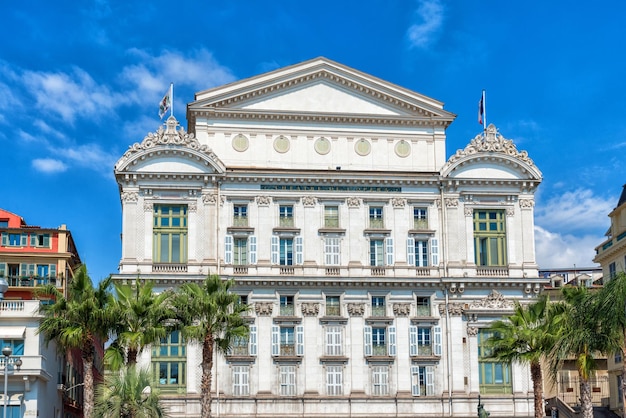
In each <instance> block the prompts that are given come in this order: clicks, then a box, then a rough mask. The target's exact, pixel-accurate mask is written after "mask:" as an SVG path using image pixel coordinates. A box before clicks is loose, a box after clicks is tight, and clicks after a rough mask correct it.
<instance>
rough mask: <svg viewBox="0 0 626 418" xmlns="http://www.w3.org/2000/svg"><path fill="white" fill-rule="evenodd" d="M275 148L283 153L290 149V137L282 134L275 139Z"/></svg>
mask: <svg viewBox="0 0 626 418" xmlns="http://www.w3.org/2000/svg"><path fill="white" fill-rule="evenodd" d="M274 150H276V152H280V153H281V154H283V153H285V152H287V151H289V139H287V138H286V137H284V136H283V135H280V136H279V137H278V138H276V139H275V140H274Z"/></svg>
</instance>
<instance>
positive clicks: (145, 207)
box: [143, 201, 154, 212]
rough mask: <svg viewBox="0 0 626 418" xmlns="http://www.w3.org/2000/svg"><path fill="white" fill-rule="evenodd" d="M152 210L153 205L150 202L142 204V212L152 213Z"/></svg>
mask: <svg viewBox="0 0 626 418" xmlns="http://www.w3.org/2000/svg"><path fill="white" fill-rule="evenodd" d="M153 210H154V203H152V202H146V201H144V202H143V211H144V212H152V211H153Z"/></svg>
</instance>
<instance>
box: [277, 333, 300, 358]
mask: <svg viewBox="0 0 626 418" xmlns="http://www.w3.org/2000/svg"><path fill="white" fill-rule="evenodd" d="M280 355H281V356H295V355H296V340H295V334H294V328H293V327H281V328H280Z"/></svg>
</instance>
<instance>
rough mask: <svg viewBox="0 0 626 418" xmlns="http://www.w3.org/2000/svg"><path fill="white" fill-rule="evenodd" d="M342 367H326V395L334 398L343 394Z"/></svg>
mask: <svg viewBox="0 0 626 418" xmlns="http://www.w3.org/2000/svg"><path fill="white" fill-rule="evenodd" d="M342 382H343V366H326V394H327V395H329V396H336V395H341V394H343V390H342Z"/></svg>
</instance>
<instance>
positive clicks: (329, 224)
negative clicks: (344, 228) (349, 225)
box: [324, 216, 339, 228]
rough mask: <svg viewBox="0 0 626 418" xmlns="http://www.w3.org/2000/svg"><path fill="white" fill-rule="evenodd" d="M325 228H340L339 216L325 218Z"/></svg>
mask: <svg viewBox="0 0 626 418" xmlns="http://www.w3.org/2000/svg"><path fill="white" fill-rule="evenodd" d="M324 228H339V216H325V217H324Z"/></svg>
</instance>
